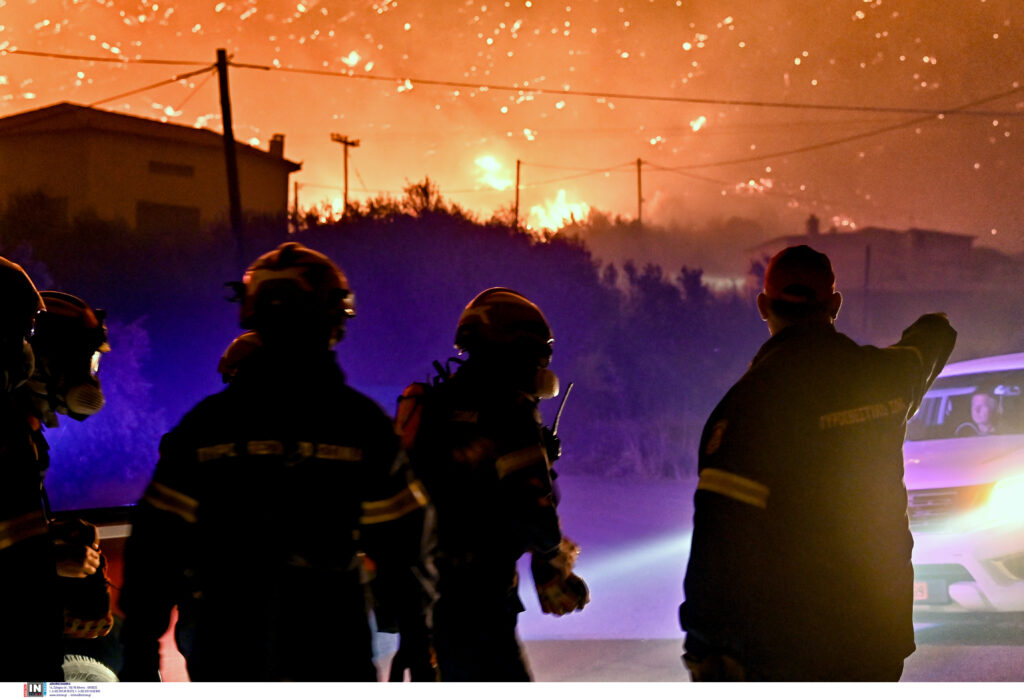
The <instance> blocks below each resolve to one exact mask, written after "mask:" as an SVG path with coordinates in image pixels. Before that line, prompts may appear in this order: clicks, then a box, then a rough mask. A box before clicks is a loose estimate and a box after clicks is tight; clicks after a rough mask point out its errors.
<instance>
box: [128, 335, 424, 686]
mask: <svg viewBox="0 0 1024 698" xmlns="http://www.w3.org/2000/svg"><path fill="white" fill-rule="evenodd" d="M319 359H320V360H319V361H311V362H309V363H308V364H307V365H304V366H302V367H301V368H298V369H296V368H295V367H291V368H290V369H289V371H288V375H287V376H286V375H284V372H283V371H282V370H281V369H280V367H279V366H277V365H275V364H272V363H270V362H268V361H265V360H263V359H262V357H260V356H256V357H253V360H252V362H251V363H247V365H246V369H245V371H243V372H241V373H240V374H239V375H238V376H237V377H236V378H235V379H234V381H233V382H232V383H231V384H230V385H229V386H228V387H227V388H226V389H225V390H224V391H222V392H220V393H218V394H215V395H212V396H210V397H208V398H206V399H205V400H203V401H202V402H200V403H199V404H198V405H197V406H196V407H195V408H193V409H192V410H191V411H190V412H189V413H188V414H186V415H185V417H184V418H183V419H182V420H181V422H180V424H179V425H178V426H177V427H175V428H174V429H173V430H172V431H171V432H170V433H168V434H167V435H166V436H164V438H163V439H162V441H161V444H160V460H159V462H158V464H157V467H156V471H155V473H154V475H153V479H152V482H151V483H150V484H149V486H148V488H147V489H146V491H145V493H144V495H143V497H142V499H141V500H140V501H139V503H138V506H137V510H136V512H135V513H134V518H133V523H132V534H131V537H130V539H129V541H128V544H127V549H126V553H125V555H126V560H125V583H124V590H123V592H122V595H121V606H122V608H123V610H124V612H125V627H124V644H125V670H124V673H123V674H122V679H129V680H146V679H154V678H156V669H157V663H158V661H159V655H158V647H157V640H158V638H159V637H160V636H161V635H162V634H163V633H164V631H165V630H166V629H167V627H168V622H169V618H170V614H171V610H172V607H173V606H175V605H176V604H177V605H178V611H179V618H178V626H177V629H176V635H177V640H178V645H179V648H180V649H181V650H182V653H183V654H184V655H185V657H186V660H187V663H188V670H189V674H190V676H191V678H192V679H193V680H232V681H270V680H317V681H342V680H375V679H376V671H375V668H374V665H373V663H372V644H371V631H370V627H369V620H368V611H367V606H366V596H365V593H364V588H363V580H361V575H363V573H364V568H363V565H362V559H363V553H365V554H366V555H369V556H370V557H372V558H373V560H374V562H375V563H376V570H377V582H378V584H377V591H378V593H383V594H389V593H390V594H392V595H393V596H394V597H395V598H394V599H393V600H392V601H391V603H392V607H393V608H395V609H396V613H397V614H398V615H399V623H400V624H401V623H402V622H403V620H405V619H412V620H411V621H410V622H414V621H420V622H422V621H423V618H422V616H423V614H424V613H425V610H424V609H425V606H426V603H427V602H426V599H427V597H428V595H429V588H428V586H429V581H430V580H429V578H428V575H426V574H425V573H422V570H423V565H424V560H423V554H422V544H423V541H422V538H421V536H422V532H423V518H424V514H425V511H426V509H425V507H426V506H427V503H428V501H427V498H426V495H425V492H424V489H423V488H422V487H421V486H420V485H419V483H417V482H416V481H414V480H412V479H410V478H409V477H408V469H407V468H406V467H405V464H404V460H403V458H404V455H403V454H402V453H401V452H400V450H399V448H398V440H397V437H396V436H395V434H394V431H393V428H392V423H391V420H389V419H388V417H387V416H386V415H385V414H384V413H383V412H382V411H381V409H380V408H379V407H378V406H377V405H376V404H375V403H373V402H372V401H371V400H370V399H368V398H367V397H365V396H363V395H362V394H360V393H358V392H356V391H355V390H353V389H351V388H350V387H348V386H347V385H346V384H345V381H344V377H343V374H342V373H341V371H340V369H339V368H338V366H337V364H336V363H335V360H334V354H333V352H325V354H324V356H323V357H319ZM297 377H301V379H302V380H301V381H298V380H296V378H297Z"/></svg>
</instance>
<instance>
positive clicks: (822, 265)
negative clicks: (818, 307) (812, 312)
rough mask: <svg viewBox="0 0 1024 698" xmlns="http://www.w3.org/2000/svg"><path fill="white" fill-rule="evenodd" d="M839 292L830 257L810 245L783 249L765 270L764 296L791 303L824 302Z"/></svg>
mask: <svg viewBox="0 0 1024 698" xmlns="http://www.w3.org/2000/svg"><path fill="white" fill-rule="evenodd" d="M835 292H836V275H835V273H833V271H832V263H831V262H829V259H828V257H826V256H825V255H823V254H822V253H821V252H818V251H817V250H813V249H811V248H810V247H808V246H807V245H795V246H793V247H787V248H786V249H784V250H782V251H781V252H779V253H778V254H776V255H775V256H774V257H772V258H771V260H769V262H768V266H767V267H765V270H764V295H766V296H768V298H770V299H772V300H781V301H788V302H790V303H824V302H825V301H827V300H828V299H829V298H831V297H832V294H833V293H835Z"/></svg>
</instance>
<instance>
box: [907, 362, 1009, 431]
mask: <svg viewBox="0 0 1024 698" xmlns="http://www.w3.org/2000/svg"><path fill="white" fill-rule="evenodd" d="M1022 387H1024V370H1018V371H1004V372H998V373H985V374H973V375H963V376H950V377H947V378H940V379H939V380H937V381H935V384H934V385H933V386H932V389H931V390H930V391H928V394H927V395H925V399H924V401H922V403H921V409H920V410H919V411H918V413H917V415H915V417H914V419H913V420H911V422H910V423H909V424H908V425H907V439H908V440H910V441H922V440H927V439H949V438H962V437H977V436H990V435H996V434H1024V399H1022V396H1021V388H1022Z"/></svg>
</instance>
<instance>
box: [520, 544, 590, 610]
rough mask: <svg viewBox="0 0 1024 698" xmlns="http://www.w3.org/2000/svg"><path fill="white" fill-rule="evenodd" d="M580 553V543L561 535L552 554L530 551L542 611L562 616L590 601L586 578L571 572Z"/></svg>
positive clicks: (580, 608) (579, 608) (581, 608)
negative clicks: (577, 543) (561, 537)
mask: <svg viewBox="0 0 1024 698" xmlns="http://www.w3.org/2000/svg"><path fill="white" fill-rule="evenodd" d="M579 554H580V548H579V546H578V545H576V544H575V543H573V542H572V541H571V540H569V539H568V538H563V539H562V542H561V543H560V544H559V546H558V549H557V550H556V551H555V553H554V554H553V555H547V556H543V555H538V554H537V553H534V554H533V557H532V560H531V562H530V571H531V572H533V582H534V584H535V585H536V587H537V599H538V600H539V601H540V608H541V610H542V611H543V612H544V613H550V614H553V615H556V616H563V615H565V614H566V613H571V612H573V611H581V610H583V607H584V606H586V605H587V604H588V603H590V589H588V588H587V584H586V582H584V581H583V580H582V579H581V578H580V577H578V576H577V575H575V574H573V572H572V569H573V566H574V565H575V564H576V558H577V557H579Z"/></svg>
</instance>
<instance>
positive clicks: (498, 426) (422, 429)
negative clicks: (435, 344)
mask: <svg viewBox="0 0 1024 698" xmlns="http://www.w3.org/2000/svg"><path fill="white" fill-rule="evenodd" d="M396 421H397V425H396V426H397V429H398V430H399V433H400V434H401V435H402V438H403V442H404V443H405V444H406V446H407V447H408V448H409V449H410V457H411V460H412V464H413V467H414V469H415V472H416V475H417V477H418V478H419V479H420V480H422V481H423V482H424V484H425V485H426V486H427V491H428V492H429V493H430V498H431V501H432V502H433V503H434V504H435V506H436V508H437V518H438V567H439V569H440V570H441V577H440V586H441V590H442V597H443V596H445V595H446V593H447V597H448V600H449V601H452V602H454V603H459V604H461V605H464V606H465V607H467V608H469V609H475V610H471V611H470V612H471V613H484V612H490V611H492V610H500V611H501V612H505V611H507V610H512V611H514V612H518V611H521V610H522V605H521V604H520V602H519V597H518V593H517V582H518V579H517V575H516V561H517V560H518V559H519V558H520V557H522V555H523V554H524V553H527V552H536V553H539V554H541V555H545V554H553V553H554V552H555V551H556V550H557V548H558V545H559V542H560V541H561V539H562V532H561V528H560V526H559V521H558V514H557V512H556V508H555V504H556V503H555V497H554V493H553V488H552V483H551V476H550V467H551V464H550V462H549V460H548V454H547V449H546V447H545V441H544V437H543V435H542V432H541V424H540V422H541V419H540V414H539V412H538V410H537V403H536V400H535V399H533V398H531V397H529V396H527V395H526V394H524V393H522V392H520V391H518V390H517V389H516V388H515V387H514V386H513V385H511V383H510V382H509V381H508V380H507V379H503V377H502V376H497V375H494V374H493V373H492V372H490V371H487V370H484V369H482V368H481V367H478V366H477V365H476V364H474V363H473V361H472V359H471V360H470V361H469V362H467V363H466V364H464V365H463V366H462V367H460V369H459V370H458V371H457V372H456V373H455V375H454V376H452V377H451V378H450V379H448V380H446V381H444V382H443V383H441V384H440V385H437V386H433V387H429V388H428V387H426V386H424V385H423V384H419V383H417V384H413V385H412V386H410V387H409V388H408V389H407V390H406V392H405V395H404V396H403V399H402V400H401V401H400V403H399V410H398V416H397V419H396ZM445 589H447V592H445ZM456 597H457V598H456Z"/></svg>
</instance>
